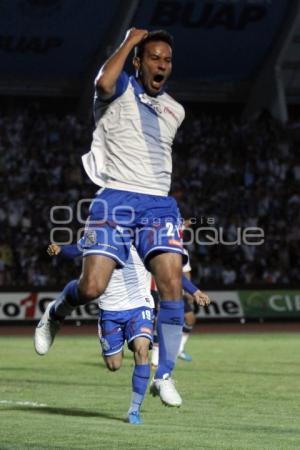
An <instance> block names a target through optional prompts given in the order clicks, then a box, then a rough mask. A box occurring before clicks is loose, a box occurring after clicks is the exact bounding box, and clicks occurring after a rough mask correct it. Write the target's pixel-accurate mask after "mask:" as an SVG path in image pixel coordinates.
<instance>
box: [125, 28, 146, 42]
mask: <svg viewBox="0 0 300 450" xmlns="http://www.w3.org/2000/svg"><path fill="white" fill-rule="evenodd" d="M147 36H148V31H147V30H140V29H139V28H130V29H129V30H128V31H127V32H126V36H125V41H126V42H130V44H132V45H137V44H139V43H140V42H141V41H142V40H143V39H145V38H146V37H147Z"/></svg>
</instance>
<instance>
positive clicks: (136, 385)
mask: <svg viewBox="0 0 300 450" xmlns="http://www.w3.org/2000/svg"><path fill="white" fill-rule="evenodd" d="M125 334H126V339H127V342H128V347H129V349H130V350H132V351H133V355H134V362H135V365H134V369H133V373H132V394H131V403H130V407H129V410H128V415H127V420H128V422H129V423H132V424H135V425H138V424H141V423H142V420H141V417H140V409H141V405H142V403H143V400H144V397H145V393H146V390H147V386H148V382H149V378H150V363H149V348H150V346H152V340H153V312H152V310H151V309H150V308H144V307H141V308H135V309H133V310H132V311H131V317H130V320H129V321H128V323H127V324H126V331H125Z"/></svg>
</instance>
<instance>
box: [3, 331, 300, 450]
mask: <svg viewBox="0 0 300 450" xmlns="http://www.w3.org/2000/svg"><path fill="white" fill-rule="evenodd" d="M187 350H188V351H189V352H190V353H191V354H192V355H193V362H191V363H186V362H183V361H179V362H178V364H177V367H176V370H175V373H174V378H175V379H176V381H177V387H178V390H179V392H180V393H181V394H182V397H183V401H184V403H183V406H182V407H181V408H180V409H172V408H167V407H165V406H163V405H162V404H161V402H160V400H159V399H158V398H152V397H151V396H150V395H149V394H147V396H146V399H145V402H144V406H143V412H142V417H143V420H144V425H141V426H134V425H129V424H127V423H125V422H124V418H125V417H126V412H127V409H128V404H129V399H130V384H131V371H132V358H131V354H130V352H126V355H125V359H124V365H123V367H122V368H121V370H120V371H119V372H115V373H109V372H108V371H107V370H106V369H105V368H104V364H103V362H102V361H101V358H100V357H99V350H98V341H97V337H92V336H91V337H83V336H80V335H78V336H72V337H70V336H68V337H66V336H58V337H57V339H56V342H55V344H54V346H53V348H52V349H51V351H50V353H49V354H48V355H47V356H44V357H39V356H37V355H36V354H35V353H34V350H33V345H32V339H31V338H29V337H1V338H0V375H1V377H0V449H1V450H11V449H15V450H27V449H28V450H29V449H30V450H42V449H66V450H73V449H84V450H92V449H100V450H114V449H118V450H124V449H125V450H127V449H134V450H143V449H149V450H150V449H151V450H154V449H161V450H168V449H170V450H174V449H180V450H181V449H184V450H189V449H212V450H219V449H223V450H244V449H248V450H279V449H280V450H290V449H300V339H299V335H298V334H214V335H213V334H211V335H209V334H205V335H195V336H192V337H191V339H190V341H189V342H188V345H187ZM21 402H35V403H36V404H35V405H34V404H31V403H28V404H24V403H21ZM41 404H44V405H47V406H39V405H41Z"/></svg>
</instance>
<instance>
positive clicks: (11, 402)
mask: <svg viewBox="0 0 300 450" xmlns="http://www.w3.org/2000/svg"><path fill="white" fill-rule="evenodd" d="M0 405H18V406H32V407H33V408H40V407H45V406H48V405H46V404H45V403H38V402H21V401H20V402H16V401H14V400H0Z"/></svg>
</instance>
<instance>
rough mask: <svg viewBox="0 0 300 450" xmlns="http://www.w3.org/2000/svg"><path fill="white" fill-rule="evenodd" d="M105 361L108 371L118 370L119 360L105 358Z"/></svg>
mask: <svg viewBox="0 0 300 450" xmlns="http://www.w3.org/2000/svg"><path fill="white" fill-rule="evenodd" d="M105 363H106V367H107V368H108V370H109V371H110V372H116V370H119V369H120V367H121V362H120V361H114V360H106V361H105Z"/></svg>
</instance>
